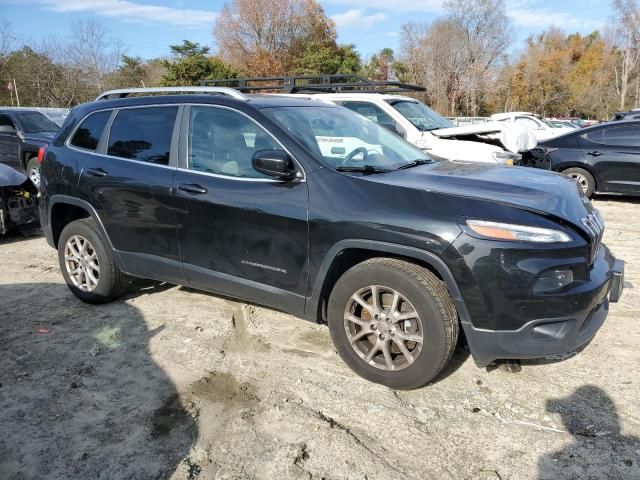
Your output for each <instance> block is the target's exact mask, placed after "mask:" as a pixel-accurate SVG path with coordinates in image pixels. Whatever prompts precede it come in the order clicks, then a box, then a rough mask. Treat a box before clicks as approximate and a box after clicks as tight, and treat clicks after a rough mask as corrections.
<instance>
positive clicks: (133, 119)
mask: <svg viewBox="0 0 640 480" xmlns="http://www.w3.org/2000/svg"><path fill="white" fill-rule="evenodd" d="M177 112H178V107H148V108H131V109H126V110H120V111H119V112H118V115H117V116H116V118H115V120H114V121H113V125H112V127H111V133H110V134H109V147H108V149H107V154H108V155H112V156H114V157H122V158H128V159H131V160H139V161H141V162H149V163H155V164H158V165H169V152H170V150H171V136H172V134H173V126H174V123H175V120H176V113H177Z"/></svg>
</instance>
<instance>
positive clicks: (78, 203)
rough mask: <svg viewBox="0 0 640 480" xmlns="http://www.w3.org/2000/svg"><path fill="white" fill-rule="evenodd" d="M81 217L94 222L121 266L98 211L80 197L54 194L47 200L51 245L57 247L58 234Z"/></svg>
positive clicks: (117, 263) (119, 265)
mask: <svg viewBox="0 0 640 480" xmlns="http://www.w3.org/2000/svg"><path fill="white" fill-rule="evenodd" d="M82 218H91V219H93V220H94V221H95V222H96V225H97V226H98V229H99V230H100V233H101V234H102V235H103V237H104V239H105V240H106V242H107V246H108V247H109V248H110V249H111V251H112V252H113V254H114V260H115V262H116V265H117V266H118V267H121V262H120V258H119V256H118V254H117V253H118V252H117V251H116V250H115V249H114V248H113V244H112V243H111V240H110V239H109V235H107V231H106V230H105V228H104V225H103V223H102V220H100V216H99V215H98V212H96V210H95V208H93V206H92V205H91V204H90V203H89V202H87V201H86V200H82V199H80V198H75V197H69V196H66V195H54V196H53V197H51V199H50V200H49V225H50V228H51V236H52V241H53V246H54V247H55V248H58V240H59V239H60V234H61V233H62V230H63V229H64V227H65V226H67V225H68V224H69V223H71V222H73V221H75V220H80V219H82Z"/></svg>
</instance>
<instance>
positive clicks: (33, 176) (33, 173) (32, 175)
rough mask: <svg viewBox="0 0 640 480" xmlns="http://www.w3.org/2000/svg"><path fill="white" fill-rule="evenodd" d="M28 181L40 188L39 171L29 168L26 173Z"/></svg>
mask: <svg viewBox="0 0 640 480" xmlns="http://www.w3.org/2000/svg"><path fill="white" fill-rule="evenodd" d="M28 177H29V180H31V182H32V183H33V184H34V185H35V186H36V187H39V186H40V169H39V168H36V167H31V168H30V169H29V172H28Z"/></svg>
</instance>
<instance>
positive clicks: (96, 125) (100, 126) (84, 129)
mask: <svg viewBox="0 0 640 480" xmlns="http://www.w3.org/2000/svg"><path fill="white" fill-rule="evenodd" d="M110 116H111V110H105V111H102V112H96V113H92V114H91V115H89V116H88V117H87V118H85V119H84V120H83V121H82V123H81V124H80V126H79V127H78V129H77V130H76V131H75V133H74V134H73V137H71V141H70V142H69V143H70V144H71V145H73V146H74V147H78V148H82V149H83V150H91V151H95V149H96V148H98V143H99V142H100V138H101V137H102V132H104V127H105V126H106V124H107V122H108V121H109V117H110Z"/></svg>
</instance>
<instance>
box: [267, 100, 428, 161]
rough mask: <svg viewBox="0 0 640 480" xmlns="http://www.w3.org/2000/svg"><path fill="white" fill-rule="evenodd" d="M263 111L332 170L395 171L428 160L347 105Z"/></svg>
mask: <svg viewBox="0 0 640 480" xmlns="http://www.w3.org/2000/svg"><path fill="white" fill-rule="evenodd" d="M263 112H264V113H265V114H266V115H267V116H268V117H269V118H271V119H272V120H274V121H276V122H277V123H278V124H279V125H280V126H282V127H283V128H284V129H285V130H287V131H288V132H289V133H290V134H291V135H292V136H293V137H295V138H296V139H297V140H299V141H300V142H302V144H304V145H305V146H306V147H307V148H308V149H309V150H310V151H311V152H313V153H314V154H316V156H318V157H319V158H320V159H322V160H324V163H325V164H326V165H328V166H329V167H331V168H334V169H344V170H347V169H358V168H362V169H366V170H368V171H372V170H375V169H379V170H396V169H398V168H400V167H403V166H404V165H408V164H412V163H414V162H416V161H430V160H431V159H430V158H429V157H428V156H427V155H425V153H424V152H423V151H422V150H420V149H419V148H417V147H414V146H413V145H411V144H410V143H407V142H405V141H404V140H403V139H402V138H400V137H399V136H397V135H395V134H394V133H391V132H390V131H389V130H387V129H386V128H384V127H381V126H380V125H378V124H377V123H375V122H373V121H371V120H369V119H367V118H365V117H363V116H362V115H359V114H357V113H355V112H352V111H351V110H349V109H347V108H340V107H324V106H309V107H272V108H265V109H264V110H263Z"/></svg>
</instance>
